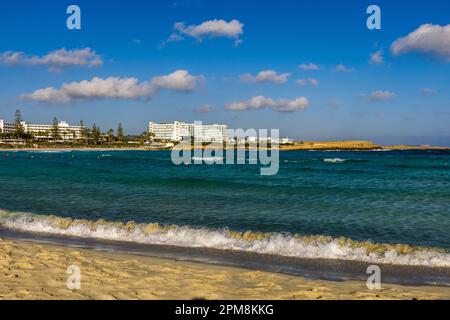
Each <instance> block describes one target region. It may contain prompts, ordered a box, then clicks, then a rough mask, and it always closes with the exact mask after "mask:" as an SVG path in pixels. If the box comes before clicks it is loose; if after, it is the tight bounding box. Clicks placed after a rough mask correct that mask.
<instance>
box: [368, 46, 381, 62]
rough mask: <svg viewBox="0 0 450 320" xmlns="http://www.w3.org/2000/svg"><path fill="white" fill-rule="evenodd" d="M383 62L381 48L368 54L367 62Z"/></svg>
mask: <svg viewBox="0 0 450 320" xmlns="http://www.w3.org/2000/svg"><path fill="white" fill-rule="evenodd" d="M383 63H384V57H383V50H381V49H380V50H378V51H376V52H374V53H371V54H370V59H369V64H383Z"/></svg>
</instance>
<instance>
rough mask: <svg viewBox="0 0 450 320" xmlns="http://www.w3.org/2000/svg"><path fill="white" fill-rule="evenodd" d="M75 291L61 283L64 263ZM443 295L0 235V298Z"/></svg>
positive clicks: (442, 292) (440, 290)
mask: <svg viewBox="0 0 450 320" xmlns="http://www.w3.org/2000/svg"><path fill="white" fill-rule="evenodd" d="M71 265H76V266H78V267H79V268H80V271H81V289H80V290H69V289H68V288H67V278H68V276H69V275H68V274H67V273H66V271H67V268H68V267H69V266H71ZM196 298H201V299H450V288H448V287H432V286H420V287H414V286H400V285H390V284H384V285H382V288H381V290H369V289H368V288H367V287H366V285H365V283H363V282H358V281H344V282H334V281H322V280H310V279H305V278H302V277H295V276H289V275H284V274H277V273H270V272H261V271H254V270H246V269H240V268H233V267H224V266H216V265H208V264H203V263H194V262H186V261H176V260H169V259H159V258H151V257H143V256H137V255H128V254H119V253H111V252H100V251H94V250H84V249H75V248H69V247H62V246H56V245H48V244H40V243H39V244H38V243H33V242H25V241H10V240H5V239H2V240H0V299H196Z"/></svg>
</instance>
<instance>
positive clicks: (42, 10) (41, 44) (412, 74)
mask: <svg viewBox="0 0 450 320" xmlns="http://www.w3.org/2000/svg"><path fill="white" fill-rule="evenodd" d="M70 4H77V5H78V6H79V7H80V8H81V15H82V17H81V26H82V29H81V30H68V29H67V27H66V18H67V16H68V15H67V14H66V8H67V6H68V5H70ZM370 4H377V5H378V6H379V7H380V8H381V30H369V29H367V27H366V19H367V17H368V14H366V8H367V7H368V6H369V5H370ZM449 12H450V3H449V2H448V1H444V0H442V1H376V2H369V1H361V0H347V1H331V0H329V1H321V0H319V1H300V0H299V1H293V0H291V1H250V0H246V1H235V0H227V1H204V0H191V1H189V0H179V1H138V0H134V1H133V0H128V1H92V0H91V1H80V0H77V1H44V0H43V1H15V2H8V3H2V4H1V10H0V38H1V41H0V86H1V88H2V90H0V118H4V119H6V120H12V118H13V114H14V111H15V110H16V109H17V108H20V109H21V111H22V114H23V116H24V118H25V120H27V121H29V122H45V123H46V122H51V120H52V119H53V117H54V116H57V117H58V118H59V119H61V120H66V121H69V122H70V123H78V122H79V121H80V119H83V120H84V122H85V123H86V124H88V125H92V124H93V123H94V122H95V123H97V124H98V125H99V126H100V127H101V128H102V129H103V130H107V129H108V128H110V127H112V128H116V127H117V123H118V122H122V123H123V125H124V127H125V131H126V132H127V133H140V132H142V131H144V130H145V129H146V127H147V123H148V121H172V120H175V119H177V120H181V121H193V120H202V121H204V122H207V123H226V124H228V125H229V126H230V127H233V128H279V129H280V132H281V134H282V135H288V136H290V137H293V138H296V139H303V140H324V139H326V140H336V139H370V140H374V141H376V142H378V143H382V144H391V143H408V144H426V143H428V144H439V145H450V126H449V123H450V90H449V87H450V53H449V52H450V48H449V46H450V38H449V37H450V35H449V32H450V31H449V29H450V26H449V23H450V13H449ZM215 19H217V20H223V23H224V25H222V27H224V28H225V29H224V30H225V31H223V30H222V33H220V32H219V33H218V32H213V31H211V30H209V29H208V27H211V26H212V28H214V27H217V25H218V24H217V21H216V22H213V23H212V24H209V25H208V24H203V23H205V22H208V21H214V20H215ZM232 21H235V23H234V25H232ZM177 22H184V25H183V26H182V27H179V28H175V27H174V24H175V23H177ZM219 23H220V22H219ZM202 24H203V25H202ZM425 24H429V26H430V28H429V30H430V31H429V32H427V33H426V37H427V38H426V39H424V40H423V41H422V40H421V41H418V42H417V41H416V40H414V37H413V36H411V37H409V38H408V37H407V36H408V35H409V34H410V33H412V32H415V31H416V30H417V29H418V28H419V27H421V26H422V25H425ZM236 26H237V27H238V28H237V29H235V28H234V27H236ZM233 28H234V29H233ZM421 30H422V29H421ZM216 31H217V30H216ZM171 34H175V36H174V38H176V39H178V40H179V41H172V42H167V43H165V42H166V40H167V39H168V38H169V36H170V35H171ZM402 37H407V38H405V39H403V40H402V42H401V43H399V44H398V46H397V47H396V48H397V49H398V50H397V51H395V50H394V49H393V48H392V45H393V43H394V42H395V41H396V40H398V39H400V38H402ZM180 38H183V39H182V40H180ZM62 48H65V49H66V50H67V51H69V52H68V53H67V54H68V55H77V52H76V50H82V49H85V48H90V51H89V52H88V54H91V56H90V57H88V58H87V59H91V60H86V61H82V62H81V63H78V62H67V63H66V64H57V63H55V62H51V61H50V60H48V59H47V58H48V57H49V56H48V54H49V53H52V52H55V51H56V50H60V49H62ZM74 50H75V51H74ZM393 50H394V51H393ZM19 52H22V54H21V55H20V56H13V54H14V53H19ZM78 53H79V52H78ZM374 53H378V55H377V56H376V57H382V59H381V60H380V59H378V60H376V59H374V60H372V63H370V61H369V60H370V58H371V54H374ZM2 54H3V56H2ZM12 57H19V58H18V60H14V63H13V62H11V61H12V60H11V59H10V60H7V58H12ZM77 57H78V56H77ZM376 57H375V58H376ZM96 58H98V59H100V61H101V62H102V63H101V65H100V64H98V65H97V64H96V63H95V61H96V60H95V59H96ZM2 59H3V60H2ZM85 62H86V63H85ZM374 62H377V63H374ZM302 64H308V65H309V64H314V65H316V66H317V67H318V70H304V68H303V69H302V68H300V67H299V66H300V65H302ZM339 65H341V67H340V69H339V68H337V66H339ZM343 66H344V67H343ZM177 70H185V71H186V72H187V73H186V74H184V75H183V74H181V75H182V79H181V80H182V81H184V82H182V83H181V86H180V83H179V82H177V83H172V82H171V81H172V80H174V81H175V82H176V81H177V79H175V77H174V74H173V73H174V72H176V71H177ZM267 70H272V71H273V72H274V73H272V74H267V73H266V74H265V76H264V73H262V74H260V76H259V77H258V73H259V72H261V71H267ZM339 70H340V71H341V72H339ZM342 71H344V72H342ZM246 74H247V78H245V77H242V76H243V75H246ZM283 74H285V75H284V77H283ZM286 74H287V75H286ZM169 75H172V76H171V77H168V76H169ZM176 75H179V74H176ZM94 77H98V78H99V79H101V80H105V79H108V77H117V78H115V80H111V79H110V81H109V80H108V81H105V82H101V83H97V82H96V83H91V80H92V79H93V78H94ZM130 78H135V79H136V81H137V83H135V84H134V85H133V84H132V85H131V87H130V86H128V82H127V81H126V80H127V79H128V80H129V79H130ZM245 79H247V81H245ZM82 81H86V82H87V88H86V86H84V85H80V83H82ZM72 82H73V83H75V86H74V87H75V88H72V89H73V90H72V91H70V92H72V93H70V95H69V94H68V93H67V92H68V91H64V93H63V94H64V95H61V92H62V91H63V90H61V86H62V85H63V84H64V83H72ZM110 82H114V83H115V85H116V87H114V88H116V89H117V86H120V87H121V88H122V86H125V89H124V90H125V91H126V90H128V91H126V92H125V91H124V92H123V93H120V94H115V95H114V94H110V93H108V92H106V93H104V94H98V93H96V92H97V91H96V90H97V89H96V88H97V87H96V85H99V86H105V85H106V86H108V85H109V84H110ZM85 84H86V83H85ZM49 87H52V88H53V90H54V92H55V93H56V94H57V95H56V97H59V98H58V99H51V98H48V96H45V99H44V98H42V97H43V95H42V94H43V91H39V90H40V89H45V88H49ZM93 88H94V89H95V90H94V89H93ZM74 90H75V91H76V93H73V91H74ZM80 90H87V91H89V90H91V91H89V92H84V91H83V92H81V93H80ZM92 90H94V91H95V92H94V93H93V92H92ZM105 90H106V91H108V88H106V89H105ZM137 91H138V92H137ZM121 92H122V91H121ZM32 93H35V95H32ZM259 96H263V97H264V99H265V100H264V101H263V102H262V103H260V104H258V103H255V102H253V103H251V102H249V101H250V100H251V99H252V97H259ZM297 98H304V99H306V101H307V103H305V100H301V101H300V100H298V101H297V103H296V102H295V99H297ZM299 101H300V102H299ZM289 102H291V104H289ZM233 103H240V104H239V106H240V108H241V109H242V108H243V109H245V110H230V109H233V108H230V105H232V104H233ZM288 104H289V106H291V107H292V106H293V110H291V112H282V111H286V110H285V109H284V107H285V106H287V105H288ZM280 106H281V107H280ZM198 111H203V112H198ZM206 111H207V112H206Z"/></svg>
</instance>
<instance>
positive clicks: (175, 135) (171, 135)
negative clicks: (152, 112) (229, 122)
mask: <svg viewBox="0 0 450 320" xmlns="http://www.w3.org/2000/svg"><path fill="white" fill-rule="evenodd" d="M148 132H149V133H152V134H153V135H154V138H155V139H158V140H167V141H174V142H179V141H182V140H183V139H189V138H190V137H193V138H194V139H195V141H200V142H224V141H226V140H227V126H226V125H224V124H200V123H185V122H180V121H174V122H173V123H155V122H149V124H148Z"/></svg>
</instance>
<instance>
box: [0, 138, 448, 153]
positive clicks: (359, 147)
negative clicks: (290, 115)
mask: <svg viewBox="0 0 450 320" xmlns="http://www.w3.org/2000/svg"><path fill="white" fill-rule="evenodd" d="M173 148H174V149H175V150H181V149H186V146H183V148H179V147H177V146H175V147H173ZM213 148H214V147H213ZM190 149H191V150H193V149H194V147H191V148H190ZM202 149H208V146H202ZM225 149H231V147H225ZM237 149H238V150H242V149H247V150H250V149H252V148H249V147H248V146H247V147H243V146H237ZM253 149H254V148H253ZM253 149H252V150H253ZM260 149H267V148H260ZM161 150H169V151H170V150H171V148H151V147H149V146H113V147H106V146H100V147H92V146H58V145H54V146H44V147H33V148H32V147H17V148H11V147H6V148H3V146H2V145H1V144H0V152H1V151H3V152H15V151H25V152H28V151H53V152H58V151H60V152H63V151H161ZM279 150H280V151H295V150H305V151H402V150H450V147H443V146H414V145H392V146H381V145H377V144H375V143H373V142H371V141H363V140H362V141H359V140H355V141H323V142H312V141H304V142H295V143H294V144H290V145H280V146H279Z"/></svg>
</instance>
